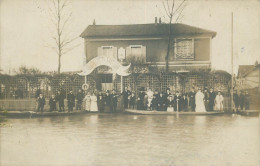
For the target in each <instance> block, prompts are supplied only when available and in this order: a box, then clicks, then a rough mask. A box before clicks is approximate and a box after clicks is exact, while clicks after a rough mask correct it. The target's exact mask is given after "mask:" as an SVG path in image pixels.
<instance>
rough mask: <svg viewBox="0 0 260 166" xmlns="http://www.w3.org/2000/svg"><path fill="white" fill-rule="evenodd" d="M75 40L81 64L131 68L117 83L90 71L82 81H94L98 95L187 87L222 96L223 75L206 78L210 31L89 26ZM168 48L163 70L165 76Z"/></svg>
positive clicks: (105, 73) (101, 70) (106, 72)
mask: <svg viewBox="0 0 260 166" xmlns="http://www.w3.org/2000/svg"><path fill="white" fill-rule="evenodd" d="M170 28H171V33H169V29H170ZM80 36H81V37H82V38H83V39H84V44H85V55H86V63H88V62H89V61H91V60H93V59H95V58H96V57H99V56H103V57H110V58H112V59H114V60H116V61H119V62H120V63H121V64H122V65H128V64H131V67H130V71H129V72H130V73H131V75H129V76H127V77H123V78H122V79H123V80H122V81H121V77H120V76H118V75H113V72H112V71H111V70H110V68H109V67H98V68H96V69H95V70H94V71H93V73H92V74H91V75H89V76H88V77H92V78H93V79H92V80H95V83H96V87H94V88H96V89H98V90H106V89H112V88H115V89H116V90H117V91H120V89H122V86H123V87H128V88H130V89H131V90H133V91H138V90H139V89H141V88H142V89H143V88H144V89H146V88H148V87H149V88H152V89H153V90H158V91H165V90H166V88H170V89H171V90H172V91H176V90H179V91H181V92H182V93H186V92H188V91H190V90H191V88H193V87H195V88H197V87H201V88H206V87H214V88H215V89H218V90H222V91H225V92H227V91H228V88H229V87H228V86H229V81H230V79H229V78H227V74H223V73H221V74H219V73H210V71H211V43H212V40H213V38H214V37H215V36H216V32H214V31H210V30H205V29H201V28H198V27H193V26H189V25H185V24H172V25H171V26H169V24H161V23H154V24H134V25H89V26H88V27H87V28H86V29H85V30H84V31H83V32H82V34H81V35H80ZM169 36H170V37H169ZM169 41H170V42H169ZM168 44H169V48H170V49H169V58H168V64H169V70H168V72H165V68H166V60H165V59H166V58H165V57H166V55H167V48H168ZM92 84H93V83H92Z"/></svg>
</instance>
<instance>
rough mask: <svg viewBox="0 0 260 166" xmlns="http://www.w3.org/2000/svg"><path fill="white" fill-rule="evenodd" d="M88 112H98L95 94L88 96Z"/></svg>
mask: <svg viewBox="0 0 260 166" xmlns="http://www.w3.org/2000/svg"><path fill="white" fill-rule="evenodd" d="M90 99H91V101H90V111H91V112H97V111H98V106H97V96H96V95H95V93H93V94H92V95H91V96H90Z"/></svg>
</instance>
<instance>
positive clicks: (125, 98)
mask: <svg viewBox="0 0 260 166" xmlns="http://www.w3.org/2000/svg"><path fill="white" fill-rule="evenodd" d="M122 95H123V100H124V103H128V97H129V96H130V95H131V92H130V91H129V90H127V91H125V90H124V91H123V92H122Z"/></svg>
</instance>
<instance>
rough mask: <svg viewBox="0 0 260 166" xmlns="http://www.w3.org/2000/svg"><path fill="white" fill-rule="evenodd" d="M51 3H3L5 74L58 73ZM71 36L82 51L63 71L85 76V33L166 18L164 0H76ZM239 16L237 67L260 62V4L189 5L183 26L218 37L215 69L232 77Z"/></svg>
mask: <svg viewBox="0 0 260 166" xmlns="http://www.w3.org/2000/svg"><path fill="white" fill-rule="evenodd" d="M48 5H49V4H48V1H46V0H0V28H1V29H0V32H1V36H0V42H1V43H0V48H1V52H0V55H1V57H0V62H1V68H2V69H3V70H4V72H5V73H8V71H10V70H12V69H13V68H18V67H19V66H21V65H26V66H28V67H37V68H39V69H41V70H43V71H50V70H57V61H58V57H57V55H56V54H55V52H54V51H53V50H51V49H49V48H48V47H45V45H46V43H48V44H49V43H51V42H52V39H51V37H50V30H51V29H52V26H51V25H50V24H49V22H48V15H47V14H46V9H47V6H48ZM70 7H71V9H70V10H71V11H72V12H73V21H72V22H71V23H70V28H71V30H72V31H71V35H72V36H75V37H77V36H78V39H77V40H76V41H75V44H78V45H79V46H78V47H76V48H75V49H73V50H72V51H71V52H70V53H68V54H66V55H64V56H63V57H62V67H61V70H62V71H75V70H81V68H82V60H83V58H82V57H83V56H84V51H83V47H84V45H83V42H84V41H83V39H82V38H80V37H79V35H80V34H81V32H82V31H83V30H84V29H85V28H86V27H87V26H88V25H90V24H92V22H93V19H95V20H96V24H97V25H109V24H112V25H113V24H145V23H153V22H154V17H162V20H164V18H163V14H164V12H163V7H162V2H161V0H159V1H157V0H143V1H137V0H131V1H130V0H129V1H125V0H95V1H94V0H93V1H91V0H74V1H72V2H71V6H70ZM232 12H233V13H234V63H235V66H234V67H235V70H236V69H237V66H238V64H253V63H254V62H255V60H258V61H259V60H260V58H259V57H260V1H259V0H246V1H242V0H241V1H240V0H229V1H227V0H225V1H224V0H215V1H214V0H207V1H206V0H189V1H188V3H187V7H186V8H185V9H184V12H183V15H184V17H183V18H182V19H181V23H184V24H188V25H192V26H197V27H201V28H204V29H208V30H212V31H216V32H217V36H216V37H215V38H214V39H213V41H212V66H213V68H215V69H222V70H226V71H228V72H230V71H231V66H230V64H231V13H232Z"/></svg>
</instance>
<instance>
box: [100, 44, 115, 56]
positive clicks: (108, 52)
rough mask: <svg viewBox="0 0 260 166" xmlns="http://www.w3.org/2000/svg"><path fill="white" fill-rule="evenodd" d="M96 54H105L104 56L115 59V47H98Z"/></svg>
mask: <svg viewBox="0 0 260 166" xmlns="http://www.w3.org/2000/svg"><path fill="white" fill-rule="evenodd" d="M98 56H105V57H110V58H116V59H117V47H114V46H101V47H98Z"/></svg>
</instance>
